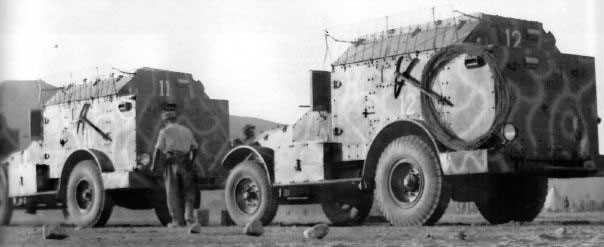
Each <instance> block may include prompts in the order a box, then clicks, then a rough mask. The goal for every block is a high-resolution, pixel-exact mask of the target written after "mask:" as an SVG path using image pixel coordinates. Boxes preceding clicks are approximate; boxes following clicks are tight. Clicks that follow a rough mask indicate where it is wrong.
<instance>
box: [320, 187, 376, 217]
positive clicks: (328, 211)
mask: <svg viewBox="0 0 604 247" xmlns="http://www.w3.org/2000/svg"><path fill="white" fill-rule="evenodd" d="M338 194H339V193H334V192H333V191H327V192H324V195H323V196H324V198H323V200H322V202H321V208H322V209H323V212H324V213H325V216H326V217H327V219H329V221H331V224H333V225H336V226H349V225H360V224H362V223H363V222H364V221H365V219H366V218H367V216H369V211H370V210H371V206H372V204H373V192H361V191H359V192H357V193H354V195H352V196H340V195H338Z"/></svg>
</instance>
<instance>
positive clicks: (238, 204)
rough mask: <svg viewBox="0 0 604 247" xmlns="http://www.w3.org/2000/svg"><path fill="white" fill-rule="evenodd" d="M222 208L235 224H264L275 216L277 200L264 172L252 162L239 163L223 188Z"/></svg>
mask: <svg viewBox="0 0 604 247" xmlns="http://www.w3.org/2000/svg"><path fill="white" fill-rule="evenodd" d="M224 191H225V193H224V194H225V202H226V208H227V210H228V211H229V214H230V215H231V218H232V219H233V221H234V222H235V223H237V224H238V225H245V224H246V223H248V222H252V221H253V220H260V222H262V224H264V225H268V224H269V223H270V222H271V221H272V220H273V218H274V217H275V214H276V213H277V207H278V204H277V200H276V198H275V196H274V194H275V193H274V189H273V187H272V186H271V185H270V183H269V180H268V177H267V175H266V171H265V170H264V168H263V167H262V166H261V165H260V164H259V163H257V162H255V161H243V162H241V163H239V164H238V165H237V166H236V167H235V168H233V170H231V172H230V173H229V176H228V178H227V180H226V185H225V189H224Z"/></svg>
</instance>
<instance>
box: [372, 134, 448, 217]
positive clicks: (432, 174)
mask: <svg viewBox="0 0 604 247" xmlns="http://www.w3.org/2000/svg"><path fill="white" fill-rule="evenodd" d="M375 196H376V201H377V202H378V204H379V205H380V207H381V209H382V212H383V213H384V216H385V217H386V219H388V221H390V223H391V224H393V225H397V226H418V225H433V224H434V223H436V222H437V221H438V220H439V219H440V217H441V216H442V215H443V214H444V212H445V209H446V208H447V205H448V204H449V200H450V198H451V194H450V190H449V187H448V184H447V181H445V178H444V176H443V174H442V171H441V169H440V162H439V160H438V157H437V155H436V152H435V151H434V150H433V148H432V147H430V146H429V145H428V144H427V143H426V142H425V141H424V140H422V139H421V138H420V137H418V136H404V137H399V138H397V139H395V140H394V141H392V142H391V143H390V144H388V146H386V148H385V149H384V151H383V152H382V154H381V156H380V158H379V160H378V165H377V169H376V174H375Z"/></svg>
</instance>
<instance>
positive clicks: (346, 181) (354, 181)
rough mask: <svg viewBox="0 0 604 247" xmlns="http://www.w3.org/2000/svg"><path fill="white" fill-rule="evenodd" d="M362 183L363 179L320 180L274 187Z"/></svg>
mask: <svg viewBox="0 0 604 247" xmlns="http://www.w3.org/2000/svg"><path fill="white" fill-rule="evenodd" d="M359 182H361V178H341V179H330V180H320V181H308V182H300V183H291V184H273V186H274V187H286V186H312V185H329V184H339V183H359Z"/></svg>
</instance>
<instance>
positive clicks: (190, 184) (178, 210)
mask: <svg viewBox="0 0 604 247" xmlns="http://www.w3.org/2000/svg"><path fill="white" fill-rule="evenodd" d="M161 118H162V121H164V123H165V126H164V128H162V129H161V130H160V131H159V135H158V138H157V144H156V145H155V152H154V154H155V155H154V159H153V165H152V168H151V169H153V170H155V169H159V168H160V167H162V166H163V177H164V183H165V186H166V200H167V203H168V210H169V211H170V216H171V217H172V222H171V223H170V224H168V227H178V226H185V224H186V223H188V224H194V223H195V219H194V216H193V205H194V201H195V197H196V194H197V184H196V183H195V181H194V176H195V174H194V167H193V166H194V163H193V161H194V160H195V155H196V152H197V146H198V145H197V142H196V141H195V138H194V137H193V133H192V132H191V130H190V129H189V128H187V127H185V126H182V125H180V124H178V123H176V112H175V111H164V112H163V113H162V115H161ZM161 157H163V159H162V158H161ZM183 211H184V212H183ZM185 221H186V222H185Z"/></svg>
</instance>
